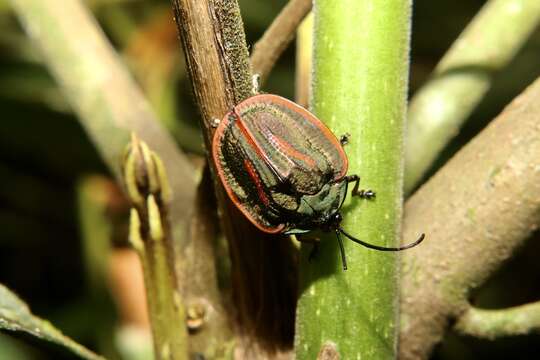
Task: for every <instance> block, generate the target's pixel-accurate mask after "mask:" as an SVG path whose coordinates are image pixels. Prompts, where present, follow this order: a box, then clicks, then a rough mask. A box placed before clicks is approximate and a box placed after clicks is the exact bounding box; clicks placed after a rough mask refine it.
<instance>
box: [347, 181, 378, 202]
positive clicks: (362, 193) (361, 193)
mask: <svg viewBox="0 0 540 360" xmlns="http://www.w3.org/2000/svg"><path fill="white" fill-rule="evenodd" d="M345 181H347V183H352V182H353V183H354V187H353V189H352V192H351V194H352V196H358V197H359V198H360V199H368V200H369V199H373V198H374V197H375V192H374V191H373V190H369V189H368V190H363V189H361V190H359V189H358V187H359V186H360V176H358V175H348V176H346V177H345Z"/></svg>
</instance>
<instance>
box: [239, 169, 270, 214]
mask: <svg viewBox="0 0 540 360" xmlns="http://www.w3.org/2000/svg"><path fill="white" fill-rule="evenodd" d="M244 167H245V168H246V170H247V172H248V174H249V176H250V177H251V179H252V180H253V182H254V183H255V187H256V188H257V192H258V193H259V198H260V199H261V200H262V202H263V203H264V205H266V206H269V205H270V200H269V199H268V196H266V193H265V192H264V189H263V186H262V182H261V178H260V177H259V174H257V170H255V167H254V166H253V164H252V163H251V162H250V161H249V160H248V159H244Z"/></svg>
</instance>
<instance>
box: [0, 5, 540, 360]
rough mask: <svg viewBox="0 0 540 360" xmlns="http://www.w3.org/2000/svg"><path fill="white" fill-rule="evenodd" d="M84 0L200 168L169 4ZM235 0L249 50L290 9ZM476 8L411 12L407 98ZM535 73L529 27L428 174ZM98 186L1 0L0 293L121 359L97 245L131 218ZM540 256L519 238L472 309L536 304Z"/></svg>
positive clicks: (115, 314) (281, 73)
mask: <svg viewBox="0 0 540 360" xmlns="http://www.w3.org/2000/svg"><path fill="white" fill-rule="evenodd" d="M85 2H86V4H87V5H88V6H89V7H90V8H91V9H92V12H93V13H94V15H95V16H96V18H97V19H98V21H99V23H100V25H101V26H102V28H103V30H104V32H105V33H106V35H107V36H108V37H109V39H110V41H111V42H112V43H113V44H114V46H115V48H116V49H117V51H118V52H119V53H120V54H121V56H122V58H123V59H124V60H125V63H126V65H127V66H128V67H129V68H130V70H131V72H132V73H133V75H134V76H135V78H136V80H137V81H138V83H139V84H140V85H141V87H142V88H143V90H144V92H145V93H146V95H147V96H148V98H149V99H150V101H151V102H152V104H153V106H154V109H155V110H156V112H157V113H158V115H159V117H160V119H161V120H162V121H163V123H164V124H165V125H166V126H167V128H168V129H169V130H170V131H171V132H172V133H173V134H174V136H175V137H176V139H177V141H178V143H179V145H180V146H181V147H182V148H184V150H185V151H186V152H189V153H191V154H192V155H193V158H194V159H196V158H197V157H200V156H201V153H202V138H201V136H200V135H199V132H198V112H197V109H196V107H195V105H194V97H193V95H192V92H191V85H190V82H189V79H188V77H187V73H186V68H185V64H184V60H183V55H182V53H181V49H180V46H179V42H178V40H177V35H176V29H175V25H174V23H173V19H172V12H171V10H170V3H169V1H168V0H86V1H85ZM239 2H240V7H241V10H242V15H243V18H244V23H245V29H246V33H247V38H248V44H250V46H252V45H253V44H254V43H255V42H256V41H257V40H258V39H259V38H260V36H261V35H262V33H263V32H264V29H265V28H266V27H267V26H268V25H269V24H270V22H271V21H272V19H273V18H274V17H275V16H276V15H277V13H278V12H279V10H280V9H281V8H282V7H283V6H284V4H285V3H286V1H284V0H240V1H239ZM484 3H485V1H481V0H438V1H432V0H417V1H415V2H414V10H413V11H414V19H413V36H412V54H411V57H412V58H411V61H412V62H411V66H412V68H411V82H410V84H411V94H413V93H414V91H415V89H417V88H418V87H420V86H421V85H422V83H423V82H424V81H425V80H426V78H427V77H428V76H429V74H430V72H431V70H432V69H433V67H434V66H435V64H436V63H437V61H438V60H439V59H440V58H441V56H442V55H443V54H444V52H445V51H446V49H448V47H449V46H450V45H451V43H452V42H453V40H454V39H455V38H456V37H457V36H458V35H459V34H460V32H461V31H462V30H463V28H464V27H465V25H466V24H467V23H468V22H469V21H470V20H471V18H472V17H473V16H474V15H475V14H476V12H477V11H478V10H479V9H480V7H481V6H482V5H483V4H484ZM501 26H504V19H501ZM294 54H295V50H294V44H293V45H291V46H290V47H289V49H287V51H286V52H285V53H284V55H283V56H282V58H281V59H280V61H279V62H278V64H277V66H276V67H275V68H274V70H273V71H272V73H271V75H270V77H269V80H268V83H267V84H266V85H265V86H264V88H263V90H264V91H265V92H271V93H277V94H280V95H283V96H285V97H288V98H294V67H295V62H294V61H295V60H294ZM539 75H540V32H539V31H538V30H537V31H536V32H535V34H534V35H533V37H532V38H531V39H530V40H529V41H528V43H527V44H526V46H525V48H524V49H522V51H520V53H519V55H518V56H517V57H516V58H515V59H514V60H513V61H512V63H511V65H510V66H509V67H508V68H507V69H506V70H504V71H503V72H501V73H500V74H498V75H497V77H496V80H495V83H494V86H493V88H492V89H491V91H490V92H489V93H488V95H487V96H486V98H485V100H484V101H483V102H482V103H481V105H480V106H479V107H478V109H477V110H476V111H475V112H474V114H473V115H472V116H471V118H470V119H469V120H468V122H467V123H466V125H465V127H464V128H463V131H462V132H461V133H460V135H459V136H458V137H457V138H456V139H455V140H454V141H453V142H452V144H451V145H450V146H449V147H448V149H447V150H446V151H445V152H444V154H443V155H442V156H441V158H440V159H439V162H438V163H437V164H436V165H435V166H434V168H433V169H432V172H433V171H435V170H436V169H437V167H439V166H440V165H441V164H444V162H445V161H446V159H448V157H450V156H452V154H453V153H455V151H456V150H457V149H459V147H460V146H462V145H463V144H464V143H466V142H467V141H468V140H469V139H470V138H471V137H473V136H474V135H475V134H476V133H477V132H478V131H480V130H481V129H482V128H483V127H484V126H485V125H486V124H487V122H488V121H489V120H490V119H492V118H493V117H494V116H495V115H497V114H498V113H499V112H500V111H501V110H502V108H503V107H504V106H505V105H506V104H507V103H508V102H509V101H510V100H511V99H512V98H513V97H515V96H516V95H517V94H519V93H520V92H521V91H522V90H523V89H524V88H525V87H526V86H527V84H529V83H531V82H532V81H533V80H534V79H535V78H536V77H538V76H539ZM96 175H98V176H100V177H96ZM108 179H109V173H108V171H107V169H106V167H105V165H104V164H103V162H102V161H101V160H100V158H99V156H98V154H97V152H96V150H95V149H94V147H93V145H92V144H91V142H90V140H89V138H88V137H87V136H86V134H85V133H84V131H83V129H82V128H81V126H80V125H79V123H78V122H77V118H76V117H75V116H74V115H73V113H72V112H71V110H70V106H69V104H68V103H66V101H65V97H64V96H63V95H62V93H61V92H60V91H59V89H58V88H57V87H56V85H55V82H54V80H53V79H52V77H51V75H50V74H49V73H48V71H47V69H46V68H45V67H44V66H43V65H42V62H41V60H40V54H39V52H38V51H37V50H36V49H35V48H33V46H32V44H31V43H30V42H29V41H27V39H26V37H25V35H24V33H23V32H22V29H21V27H20V25H19V23H18V21H17V19H16V18H15V16H14V14H13V13H12V11H11V10H10V6H9V2H8V1H7V0H0V229H1V231H0V283H2V284H5V285H6V286H8V287H9V288H11V289H12V290H14V291H15V292H16V293H17V294H18V295H20V296H21V298H23V299H24V300H25V301H27V302H28V304H29V305H30V306H31V308H32V310H33V311H34V313H35V314H37V315H39V316H41V317H43V318H46V319H49V320H51V321H52V322H53V323H54V324H55V325H57V326H58V327H59V328H60V329H62V330H63V331H64V332H65V333H66V334H67V335H69V336H71V337H72V338H74V339H76V340H78V341H79V342H81V343H83V344H85V345H87V346H89V347H90V348H92V349H94V350H96V351H97V352H98V353H103V354H106V355H108V356H111V357H112V358H120V353H121V352H122V350H121V349H120V350H119V349H118V346H117V345H118V344H117V343H115V341H114V339H113V337H112V336H111V334H112V333H113V332H115V331H116V330H115V329H118V328H119V327H120V324H122V322H125V321H126V320H125V317H123V316H122V315H119V313H120V312H119V310H118V306H116V305H115V303H114V302H113V300H112V299H111V295H110V288H111V287H114V286H115V285H111V283H112V284H114V281H113V282H111V280H110V279H109V277H110V276H109V275H108V271H109V270H108V269H109V267H110V266H111V265H110V263H109V254H108V250H107V249H108V245H107V241H108V239H109V238H113V239H114V240H115V241H114V243H115V247H116V248H122V247H123V246H124V245H123V243H124V241H125V240H123V239H124V236H125V212H126V209H127V207H126V205H125V203H124V202H123V199H122V197H121V194H120V193H119V191H118V190H117V189H115V187H114V184H112V183H111V182H110V180H108ZM84 224H86V225H85V226H83V225H84ZM97 224H102V226H100V227H97ZM92 225H96V226H92ZM96 229H97V230H96ZM537 237H538V236H537ZM535 243H536V244H535ZM539 251H540V244H538V242H533V241H529V242H528V245H527V248H526V249H524V250H522V252H521V253H520V254H519V255H518V256H517V257H516V258H515V259H514V260H513V261H512V262H511V263H509V264H508V265H507V266H506V267H505V268H504V269H503V270H501V271H500V272H499V274H498V275H497V276H495V277H494V278H493V279H491V280H490V281H489V282H488V283H487V284H486V285H485V286H484V287H483V288H482V289H481V290H480V291H479V292H478V293H477V294H475V300H474V302H475V304H477V305H478V306H481V307H488V308H497V307H504V306H509V305H517V304H522V303H525V302H529V301H533V300H538V295H540V265H539V264H538V261H537V259H536V256H535V254H538V253H539ZM113 261H114V260H113ZM107 279H109V281H107ZM516 279H518V280H517V281H516ZM535 352H536V354H538V353H540V337H539V336H538V335H531V336H523V337H520V338H512V339H503V340H497V341H495V342H488V341H479V340H475V339H470V338H463V337H459V336H457V335H453V334H450V335H449V336H448V338H447V339H446V341H445V342H444V343H443V344H442V345H441V346H439V347H438V348H437V350H436V352H435V354H434V355H433V359H506V358H508V355H509V354H511V355H512V358H513V359H518V358H523V359H526V358H531V357H530V356H531V354H534V353H535ZM124 353H125V351H124ZM139 355H141V353H139ZM49 358H50V359H62V358H70V355H66V354H65V353H62V352H61V351H59V350H58V349H56V348H53V347H52V346H46V347H43V344H42V343H39V344H38V343H37V342H35V341H33V340H29V339H28V338H26V337H25V338H21V337H18V336H17V337H13V336H12V334H10V335H6V334H4V333H0V359H49ZM124 358H127V356H126V355H124ZM131 358H136V356H132V357H131Z"/></svg>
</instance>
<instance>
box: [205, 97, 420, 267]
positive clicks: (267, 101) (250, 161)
mask: <svg viewBox="0 0 540 360" xmlns="http://www.w3.org/2000/svg"><path fill="white" fill-rule="evenodd" d="M212 154H213V158H214V162H215V165H216V169H217V172H218V175H219V178H220V179H221V182H222V184H223V186H224V188H225V190H226V192H227V194H228V195H229V197H230V199H231V200H232V201H233V203H234V204H235V205H236V206H237V207H238V208H239V209H240V211H241V212H242V213H243V214H244V215H245V216H246V217H247V218H248V219H249V220H250V221H251V222H252V223H253V224H254V225H255V226H256V227H257V228H259V229H260V230H262V231H264V232H267V233H286V234H295V233H305V232H308V231H310V230H313V229H317V228H319V229H323V230H326V231H335V233H336V235H337V238H338V242H339V245H340V249H341V254H342V260H343V266H344V268H345V269H346V260H345V255H344V252H343V246H342V243H341V238H340V236H339V235H340V234H343V235H345V236H346V237H348V238H349V239H351V240H353V241H355V242H357V243H360V244H362V245H364V246H367V247H369V248H372V249H377V250H383V251H399V250H403V249H406V248H409V247H412V246H415V245H416V244H418V243H419V242H420V241H422V240H423V237H424V236H423V234H422V236H421V237H420V238H419V239H418V240H417V241H415V242H414V243H412V244H410V245H407V246H405V247H399V248H388V247H380V246H376V245H372V244H368V243H365V242H363V241H361V240H359V239H356V238H354V237H353V236H351V235H350V234H348V233H347V232H346V231H344V230H343V229H342V228H341V226H340V222H341V215H340V213H339V210H340V208H341V206H342V204H343V201H344V200H345V196H346V194H347V188H348V184H349V183H350V182H354V183H355V184H354V189H353V192H352V193H353V195H358V196H360V197H363V198H372V197H374V196H375V194H374V193H373V192H372V191H370V190H367V191H363V190H358V184H359V180H360V178H359V177H358V176H356V175H351V176H346V174H347V167H348V162H347V156H346V154H345V152H344V150H343V147H342V145H341V143H340V141H339V140H338V139H337V138H336V136H335V135H334V134H333V133H332V132H331V131H330V129H328V128H327V127H326V126H325V125H324V124H323V123H322V122H321V121H320V120H319V119H317V118H316V117H315V116H314V115H313V114H311V113H310V112H309V111H307V110H306V109H304V108H302V107H300V106H299V105H297V104H295V103H293V102H291V101H289V100H287V99H285V98H282V97H280V96H277V95H270V94H261V95H255V96H253V97H250V98H249V99H246V100H244V101H243V102H241V103H240V104H238V105H236V106H235V107H234V108H233V109H232V110H231V111H230V112H229V113H227V114H226V115H225V116H224V118H223V120H221V122H220V123H219V125H218V127H217V129H216V132H215V134H214V139H213V143H212Z"/></svg>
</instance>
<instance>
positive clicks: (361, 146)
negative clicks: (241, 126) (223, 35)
mask: <svg viewBox="0 0 540 360" xmlns="http://www.w3.org/2000/svg"><path fill="white" fill-rule="evenodd" d="M410 6H411V4H410V2H408V1H398V0H392V1H384V2H380V1H374V0H361V1H360V0H347V1H331V0H324V1H316V2H315V5H314V13H315V43H314V56H315V57H314V73H313V74H314V79H313V104H312V106H313V110H314V112H315V113H316V115H317V116H318V117H319V118H321V119H322V120H323V121H325V122H326V123H327V124H328V125H329V126H330V127H331V128H332V130H333V131H334V132H335V133H336V134H338V135H339V134H343V133H346V132H348V133H350V134H351V137H350V143H349V144H348V145H347V146H346V148H345V150H346V152H347V154H348V156H349V161H350V167H349V174H359V175H360V176H361V177H362V187H363V188H372V189H373V190H375V191H377V198H376V200H374V201H366V200H358V199H353V200H350V199H349V201H348V202H347V203H346V204H345V206H344V211H343V213H344V219H345V220H344V222H343V227H344V228H345V229H346V230H347V231H348V232H350V233H352V234H354V235H355V236H357V237H358V238H360V239H363V240H365V241H368V242H371V243H374V244H377V245H382V246H396V245H397V244H398V243H399V241H400V235H399V234H400V223H401V213H402V190H401V189H402V178H403V175H402V163H403V159H402V154H403V133H404V120H405V112H406V93H407V85H408V83H407V79H408V55H409V34H410V14H411V7H410ZM344 241H345V251H346V253H347V258H348V262H349V270H348V271H343V270H342V268H341V263H340V260H339V253H338V250H337V242H336V239H335V236H334V235H333V234H332V235H328V236H324V237H323V239H322V241H321V245H320V251H319V253H318V256H317V258H316V260H314V261H312V262H308V261H307V253H308V252H309V246H308V249H303V250H304V251H303V255H304V256H303V257H302V263H301V284H302V285H301V287H302V294H301V298H300V301H299V305H298V311H297V334H296V340H295V350H296V356H297V358H298V359H315V358H316V357H317V354H318V353H319V352H320V351H326V350H325V349H327V348H330V347H331V346H330V347H329V344H335V345H336V349H337V352H338V353H339V355H340V358H342V359H354V358H358V357H361V358H362V359H392V358H394V357H395V354H396V348H397V319H398V317H397V308H398V269H399V262H398V257H397V254H395V253H381V252H377V251H373V250H368V249H365V248H362V247H360V246H358V245H356V244H353V243H352V242H350V241H347V240H346V239H344ZM303 248H304V247H303ZM325 344H326V345H325Z"/></svg>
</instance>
